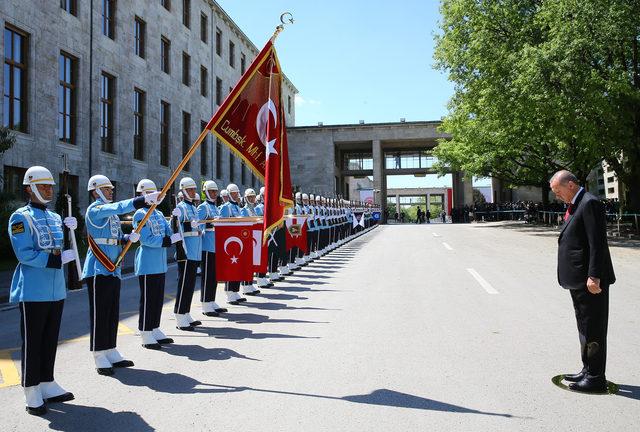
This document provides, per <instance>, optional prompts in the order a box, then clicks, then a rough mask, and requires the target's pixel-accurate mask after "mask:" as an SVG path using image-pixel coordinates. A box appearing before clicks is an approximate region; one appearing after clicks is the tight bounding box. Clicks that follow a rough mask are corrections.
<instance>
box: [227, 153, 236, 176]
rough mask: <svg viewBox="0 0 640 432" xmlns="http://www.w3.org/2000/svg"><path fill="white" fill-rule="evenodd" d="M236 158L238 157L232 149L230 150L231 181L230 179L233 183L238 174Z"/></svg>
mask: <svg viewBox="0 0 640 432" xmlns="http://www.w3.org/2000/svg"><path fill="white" fill-rule="evenodd" d="M235 158H236V157H235V156H234V155H233V153H231V151H229V181H230V182H231V183H233V182H234V180H235V176H236V173H235V164H234V162H235Z"/></svg>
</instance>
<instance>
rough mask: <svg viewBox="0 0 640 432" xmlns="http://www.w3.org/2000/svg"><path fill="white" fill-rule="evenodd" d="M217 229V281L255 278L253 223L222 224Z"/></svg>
mask: <svg viewBox="0 0 640 432" xmlns="http://www.w3.org/2000/svg"><path fill="white" fill-rule="evenodd" d="M214 224H215V227H216V279H217V280H218V281H225V282H228V281H236V282H237V281H248V280H251V279H252V278H253V226H252V225H253V223H251V222H250V223H242V222H237V223H235V222H221V223H215V222H214Z"/></svg>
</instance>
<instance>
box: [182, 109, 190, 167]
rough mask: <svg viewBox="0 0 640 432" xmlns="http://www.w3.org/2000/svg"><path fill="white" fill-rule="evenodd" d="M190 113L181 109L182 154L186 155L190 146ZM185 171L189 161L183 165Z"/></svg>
mask: <svg viewBox="0 0 640 432" xmlns="http://www.w3.org/2000/svg"><path fill="white" fill-rule="evenodd" d="M190 130H191V114H189V113H188V112H185V111H182V156H183V157H184V156H186V154H187V152H188V151H189V147H191V134H190ZM184 169H185V171H189V162H187V164H186V165H185V166H184Z"/></svg>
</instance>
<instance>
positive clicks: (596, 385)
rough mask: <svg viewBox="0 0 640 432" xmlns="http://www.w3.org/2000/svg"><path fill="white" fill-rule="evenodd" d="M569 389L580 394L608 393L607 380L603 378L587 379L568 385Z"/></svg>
mask: <svg viewBox="0 0 640 432" xmlns="http://www.w3.org/2000/svg"><path fill="white" fill-rule="evenodd" d="M569 389H571V390H573V391H577V392H582V393H608V388H607V380H606V379H605V378H604V377H598V378H589V377H584V378H583V379H582V380H580V381H578V382H575V383H571V384H569Z"/></svg>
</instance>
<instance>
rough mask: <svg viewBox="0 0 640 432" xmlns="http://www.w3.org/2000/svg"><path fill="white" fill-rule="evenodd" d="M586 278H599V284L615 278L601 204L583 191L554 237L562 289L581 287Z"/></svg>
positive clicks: (584, 284) (611, 281)
mask: <svg viewBox="0 0 640 432" xmlns="http://www.w3.org/2000/svg"><path fill="white" fill-rule="evenodd" d="M588 277H595V278H599V279H600V281H601V285H611V284H613V283H614V282H615V281H616V277H615V274H614V272H613V264H612V263H611V255H610V254H609V246H608V244H607V221H606V214H605V209H604V205H603V204H602V203H601V202H600V201H599V200H598V198H596V197H595V196H594V195H592V194H590V193H589V192H586V191H584V190H583V191H582V192H580V194H579V195H578V197H577V198H576V201H575V203H574V205H573V207H572V211H571V213H570V215H569V218H568V220H567V221H565V224H564V227H563V228H562V231H561V232H560V237H558V283H559V284H560V286H562V287H563V288H566V289H584V288H585V287H586V282H587V278H588Z"/></svg>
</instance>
